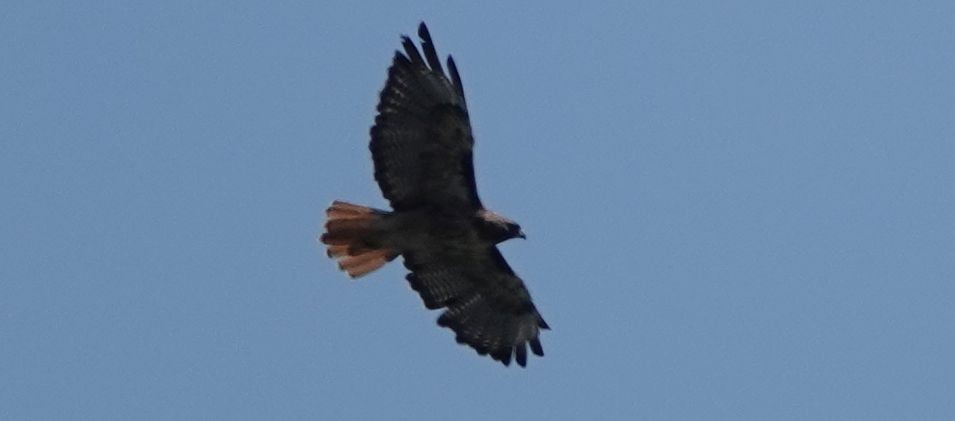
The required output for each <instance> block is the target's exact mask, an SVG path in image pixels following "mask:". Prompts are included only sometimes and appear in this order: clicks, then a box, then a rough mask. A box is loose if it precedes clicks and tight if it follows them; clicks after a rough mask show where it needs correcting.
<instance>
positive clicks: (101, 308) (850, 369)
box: [0, 1, 955, 420]
mask: <svg viewBox="0 0 955 421" xmlns="http://www.w3.org/2000/svg"><path fill="white" fill-rule="evenodd" d="M953 4H955V3H951V2H941V1H940V2H918V3H913V2H897V3H894V4H893V3H891V2H881V3H878V4H876V3H872V2H841V3H840V4H833V2H821V1H819V2H815V1H809V2H792V4H781V3H766V2H735V1H729V2H619V3H617V4H610V3H608V4H605V5H601V6H587V7H582V6H581V3H579V2H569V3H561V2H525V3H524V4H523V5H520V6H518V5H514V4H511V3H509V2H508V3H499V4H496V5H494V4H488V3H481V4H480V5H477V4H470V5H456V6H452V5H447V4H446V3H444V2H415V3H412V4H410V5H401V6H393V5H382V4H377V5H376V4H363V3H355V4H346V3H338V4H333V3H330V2H325V3H323V2H261V3H254V2H206V3H195V2H179V1H172V2H150V3H148V4H138V5H136V4H131V3H127V2H100V3H97V4H95V5H92V4H87V5H81V4H80V3H78V2H19V1H13V2H5V3H4V4H3V5H2V6H0V39H3V40H4V41H3V42H2V43H0V57H2V58H3V59H2V65H0V93H2V94H0V115H2V118H0V198H2V199H0V221H2V222H0V238H2V241H0V262H2V264H0V418H2V419H9V420H19V419H31V420H32V419H97V420H108V419H117V420H120V419H122V420H126V419H326V420H332V419H416V420H438V419H447V418H449V417H455V418H458V419H517V418H522V419H543V418H548V419H563V418H575V419H584V417H587V418H590V419H593V418H592V417H602V418H603V419H759V420H763V419H802V420H805V419H952V418H955V400H953V399H952V390H955V363H953V359H952V355H955V336H953V325H955V284H953V280H955V256H953V252H955V218H953V214H955V211H953V208H955V194H953V191H955V169H953V163H955V114H953V111H952V110H953V105H955V80H953V77H952V75H955V49H953V45H955V29H953V28H955V26H953V25H952V22H955V5H953ZM420 20H426V21H427V22H428V24H429V26H430V28H431V32H432V34H433V36H434V38H435V41H436V43H437V46H438V50H439V53H440V54H442V55H445V54H448V53H452V54H454V56H455V59H456V61H457V63H458V67H459V68H460V70H461V74H462V78H463V80H464V84H465V90H466V92H467V95H468V100H469V107H470V110H471V117H472V119H473V125H474V130H475V136H476V139H477V149H476V163H475V168H476V171H477V178H478V185H479V188H480V192H481V195H482V198H483V200H484V202H485V204H486V205H488V206H489V207H490V208H492V209H495V210H497V211H499V212H501V213H503V214H506V215H508V216H510V217H512V218H514V219H516V220H518V221H519V222H521V224H522V225H523V227H524V229H525V231H526V232H527V233H528V236H529V239H528V240H527V241H513V242H509V243H506V244H504V245H503V246H502V249H503V252H504V254H505V256H506V257H507V258H508V260H509V261H510V263H511V265H512V266H513V267H514V268H515V270H516V271H517V272H518V273H519V274H520V275H521V276H522V277H523V278H524V279H525V280H526V282H527V284H528V285H529V287H530V289H531V291H532V293H533V295H534V298H535V300H536V302H537V304H538V307H539V308H540V310H541V312H542V313H543V315H544V316H545V317H546V319H547V321H548V322H549V323H550V325H551V326H552V327H553V330H552V331H548V332H545V333H544V334H543V337H542V341H543V343H544V348H545V350H546V352H547V356H546V357H544V358H532V359H531V360H530V362H529V366H528V368H526V369H520V368H515V367H511V368H504V367H502V366H500V365H499V364H496V363H494V362H492V361H491V360H489V359H487V358H479V357H477V356H476V354H474V353H473V352H472V351H471V350H470V349H468V348H465V347H462V346H459V345H457V344H455V343H454V340H453V336H452V334H451V332H450V331H448V330H446V329H439V328H438V327H437V326H435V324H434V320H435V319H436V318H437V315H438V313H437V312H430V311H427V310H425V309H424V307H423V306H422V304H421V302H420V299H419V298H418V297H417V296H416V295H414V294H413V292H412V291H411V290H410V289H409V288H408V286H407V284H406V282H405V281H404V280H403V274H404V273H403V268H402V267H401V265H400V263H398V262H395V263H393V264H391V265H389V267H387V268H385V269H383V270H381V271H379V272H376V273H374V274H373V275H370V276H368V277H366V278H363V279H361V280H360V281H357V282H352V281H349V280H348V279H347V278H346V277H345V276H344V275H343V274H342V273H341V272H339V271H338V270H337V269H336V267H335V265H334V263H333V262H332V261H330V260H328V259H327V258H326V257H325V256H324V253H323V251H322V249H321V248H320V247H319V246H318V245H317V244H316V243H315V241H314V237H315V236H316V235H317V234H318V233H319V231H320V229H321V228H320V227H321V224H322V218H323V210H324V208H325V207H326V206H327V205H328V203H330V202H331V201H332V200H333V199H346V200H350V201H354V202H357V203H363V204H370V205H374V206H380V207H384V206H385V202H384V200H383V199H382V198H381V195H380V193H379V191H378V189H377V186H376V185H375V184H374V182H373V180H372V175H371V172H372V167H371V161H370V156H369V153H368V151H367V141H368V127H369V126H370V124H371V123H372V119H373V117H374V106H375V103H376V99H377V92H378V90H379V89H380V88H381V86H382V84H383V82H384V78H385V70H386V68H387V66H388V65H389V62H390V59H391V56H392V54H393V50H394V49H396V48H397V47H399V35H401V34H413V33H414V30H415V28H416V26H417V24H418V22H419V21H420Z"/></svg>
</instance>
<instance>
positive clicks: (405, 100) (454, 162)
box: [321, 23, 549, 366]
mask: <svg viewBox="0 0 955 421" xmlns="http://www.w3.org/2000/svg"><path fill="white" fill-rule="evenodd" d="M418 36H419V37H420V38H421V48H422V51H423V53H424V57H422V55H421V53H419V51H418V48H417V47H416V46H415V44H414V43H413V42H412V41H411V39H409V38H408V37H402V41H401V44H402V47H403V49H404V52H401V51H399V52H396V53H395V57H394V61H393V63H392V65H391V67H390V68H389V69H388V79H387V81H386V82H385V87H384V89H382V91H381V96H380V101H379V103H378V115H377V117H375V124H374V126H373V127H372V128H371V143H370V144H369V149H370V150H371V153H372V159H373V161H374V166H375V180H376V181H377V182H378V185H379V187H381V191H382V193H383V194H384V196H385V198H386V199H387V200H388V201H389V202H390V203H391V207H392V208H393V212H387V211H383V210H378V209H372V208H368V207H365V206H359V205H353V204H350V203H345V202H339V201H336V202H334V203H333V204H332V206H331V207H330V208H329V209H328V211H327V215H328V221H327V223H326V225H325V227H326V232H325V233H324V234H323V235H322V236H321V241H322V242H323V243H324V244H326V245H328V254H329V256H331V257H336V258H339V266H340V267H341V268H342V269H343V270H345V271H347V272H348V274H349V275H351V276H352V277H358V276H362V275H365V274H367V273H369V272H371V271H373V270H375V269H377V268H379V267H381V266H382V265H384V264H385V263H387V262H388V261H390V260H392V259H394V258H395V257H397V256H398V255H401V256H403V258H404V264H405V267H406V268H408V270H409V271H410V272H411V273H409V274H408V275H407V277H406V278H407V280H408V282H409V284H410V285H411V288H412V289H414V290H415V291H417V292H418V293H419V294H420V295H421V299H422V300H423V302H424V305H425V307H427V308H429V309H445V311H444V312H443V313H442V314H441V316H440V317H439V318H438V325H440V326H444V327H448V328H450V329H451V330H453V331H454V332H455V335H456V336H455V339H456V340H457V341H458V342H459V343H463V344H467V345H469V346H471V347H472V348H474V349H475V350H476V351H477V352H478V353H479V354H481V355H490V356H491V357H492V358H494V359H495V360H498V361H500V362H502V363H504V364H505V365H508V364H510V361H511V359H512V358H513V359H514V360H515V361H517V363H518V364H519V365H521V366H525V365H526V364H527V346H528V345H529V346H530V349H531V352H533V353H534V354H536V355H540V356H542V355H544V351H543V348H542V347H541V343H540V340H539V338H538V337H539V334H540V330H541V329H548V328H549V327H548V326H547V323H546V322H544V319H543V318H542V317H541V315H540V314H539V313H538V312H537V309H536V307H535V306H534V304H533V302H532V301H531V297H530V294H529V293H528V291H527V288H526V287H525V286H524V283H523V282H522V281H521V279H520V278H519V277H518V276H517V275H516V274H515V273H514V271H513V270H512V269H511V267H510V266H509V265H508V264H507V262H506V261H505V260H504V257H503V256H502V255H501V253H500V251H499V250H498V249H497V246H496V245H497V244H498V243H500V242H502V241H505V240H508V239H511V238H516V237H521V238H524V234H523V232H522V231H521V229H520V226H519V225H518V224H516V223H515V222H513V221H511V220H509V219H507V218H504V217H502V216H500V215H497V214H495V213H493V212H491V211H488V210H486V209H484V207H483V205H482V204H481V200H480V199H479V198H478V194H477V186H476V184H475V179H474V166H473V155H472V151H473V147H474V138H473V137H472V134H471V125H470V122H469V118H468V110H467V105H466V103H465V100H464V89H463V87H462V84H461V77H460V75H459V74H458V70H457V66H456V65H455V64H454V60H453V59H452V58H451V57H448V60H447V68H448V72H450V79H449V78H448V77H447V76H446V75H445V73H444V69H443V68H442V66H441V62H440V60H439V59H438V54H437V52H436V50H435V47H434V42H433V41H432V40H431V35H430V34H429V33H428V28H427V27H426V26H425V25H424V23H422V24H421V25H420V26H419V28H418Z"/></svg>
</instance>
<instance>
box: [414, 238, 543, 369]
mask: <svg viewBox="0 0 955 421" xmlns="http://www.w3.org/2000/svg"><path fill="white" fill-rule="evenodd" d="M464 243H467V242H466V241H465V242H464ZM404 260H405V266H406V267H407V268H408V269H409V270H411V273H410V274H408V276H407V279H408V282H410V283H411V288H413V289H414V290H415V291H417V292H418V293H419V294H420V295H421V299H422V300H423V301H424V305H425V306H426V307H427V308H429V309H439V308H446V309H447V310H445V312H444V313H442V314H441V316H440V317H439V318H438V325H439V326H444V327H448V328H451V330H453V331H454V333H455V339H456V340H457V341H458V343H463V344H467V345H469V346H471V347H472V348H474V349H475V350H476V351H477V353H478V354H480V355H490V356H491V358H493V359H495V360H497V361H500V362H501V363H503V364H504V365H509V364H510V363H511V358H512V356H513V358H514V359H515V360H516V361H517V364H519V365H520V366H522V367H523V366H526V365H527V346H528V345H529V346H530V348H531V352H533V353H534V354H536V355H539V356H543V355H544V349H543V348H542V347H541V343H540V339H538V336H539V334H540V330H541V329H549V327H548V326H547V323H546V322H545V321H544V319H543V318H542V317H541V315H540V313H538V312H537V308H536V307H535V306H534V303H533V302H532V301H531V296H530V293H529V292H528V291H527V288H526V287H525V286H524V282H523V281H521V278H519V277H518V276H517V275H515V274H514V271H513V270H511V267H510V266H509V265H508V264H507V262H506V261H505V260H504V256H502V255H501V252H500V251H499V250H498V249H497V247H495V246H493V245H477V244H476V243H473V245H472V244H456V245H451V244H444V245H439V246H434V245H426V246H423V247H420V248H418V249H417V250H413V251H408V252H405V253H404Z"/></svg>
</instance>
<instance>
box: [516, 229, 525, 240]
mask: <svg viewBox="0 0 955 421" xmlns="http://www.w3.org/2000/svg"><path fill="white" fill-rule="evenodd" d="M517 236H518V237H521V239H522V240H526V239H527V234H524V231H523V230H521V232H519V233H517Z"/></svg>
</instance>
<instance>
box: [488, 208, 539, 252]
mask: <svg viewBox="0 0 955 421" xmlns="http://www.w3.org/2000/svg"><path fill="white" fill-rule="evenodd" d="M477 216H478V221H479V225H480V231H481V234H482V235H484V236H485V237H486V238H488V239H489V240H491V241H493V242H494V244H497V243H500V242H502V241H505V240H510V239H512V238H524V239H526V238H527V236H526V235H524V231H521V226H520V225H518V224H517V222H514V221H512V220H510V219H508V218H506V217H504V216H501V215H498V214H496V213H494V212H491V211H489V210H487V209H481V210H480V211H478V214H477Z"/></svg>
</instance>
